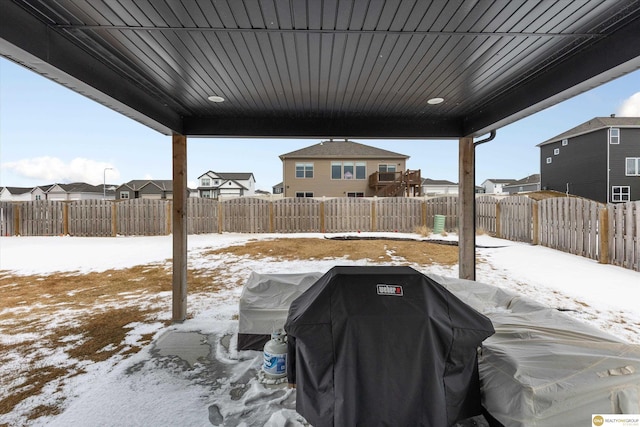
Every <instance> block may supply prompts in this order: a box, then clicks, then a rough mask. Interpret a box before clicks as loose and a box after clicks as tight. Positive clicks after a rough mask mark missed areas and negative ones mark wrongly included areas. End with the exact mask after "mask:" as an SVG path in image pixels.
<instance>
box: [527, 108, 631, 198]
mask: <svg viewBox="0 0 640 427" xmlns="http://www.w3.org/2000/svg"><path fill="white" fill-rule="evenodd" d="M538 147H540V175H541V186H542V189H543V190H555V191H560V192H563V193H569V194H572V195H576V196H581V197H585V198H588V199H592V200H595V201H598V202H602V203H608V202H611V203H618V202H627V201H634V200H640V117H615V116H614V115H612V116H611V117H595V118H593V119H591V120H589V121H588V122H585V123H582V124H581V125H578V126H576V127H574V128H573V129H570V130H568V131H566V132H563V133H561V134H559V135H557V136H554V137H553V138H551V139H548V140H546V141H544V142H542V143H540V144H538Z"/></svg>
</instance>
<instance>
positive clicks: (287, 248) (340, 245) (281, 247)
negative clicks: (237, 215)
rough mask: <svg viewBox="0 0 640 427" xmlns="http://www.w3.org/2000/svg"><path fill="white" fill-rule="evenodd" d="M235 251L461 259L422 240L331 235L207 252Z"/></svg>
mask: <svg viewBox="0 0 640 427" xmlns="http://www.w3.org/2000/svg"><path fill="white" fill-rule="evenodd" d="M219 254H233V255H236V256H239V257H243V256H250V257H251V258H271V257H272V258H278V259H283V260H299V259H332V258H343V257H344V258H346V259H349V260H358V259H369V260H371V261H375V262H389V261H391V256H390V255H393V256H394V257H396V259H397V257H400V258H404V259H405V261H406V262H407V263H416V264H424V265H429V264H434V263H437V264H443V265H453V264H455V263H457V262H458V248H457V247H454V246H445V245H437V244H434V243H427V242H421V241H417V240H416V241H408V240H407V241H402V240H385V239H380V240H331V239H313V238H302V239H287V238H282V239H274V240H259V241H252V242H248V243H247V244H245V245H238V246H229V247H226V248H222V249H217V250H215V251H209V252H207V253H206V254H205V255H219Z"/></svg>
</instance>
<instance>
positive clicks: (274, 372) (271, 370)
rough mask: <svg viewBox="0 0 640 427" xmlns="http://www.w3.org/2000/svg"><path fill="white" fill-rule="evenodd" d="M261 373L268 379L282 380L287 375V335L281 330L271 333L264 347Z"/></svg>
mask: <svg viewBox="0 0 640 427" xmlns="http://www.w3.org/2000/svg"><path fill="white" fill-rule="evenodd" d="M263 355H264V362H263V363H262V371H263V372H264V373H265V375H266V376H267V377H268V378H283V377H285V376H286V375H287V335H286V334H285V332H284V331H282V330H277V331H274V332H272V333H271V339H270V340H269V341H267V343H266V344H265V345H264V352H263Z"/></svg>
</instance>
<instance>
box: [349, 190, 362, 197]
mask: <svg viewBox="0 0 640 427" xmlns="http://www.w3.org/2000/svg"><path fill="white" fill-rule="evenodd" d="M347 197H364V193H362V192H360V191H357V192H349V193H347Z"/></svg>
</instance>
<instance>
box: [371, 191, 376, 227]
mask: <svg viewBox="0 0 640 427" xmlns="http://www.w3.org/2000/svg"><path fill="white" fill-rule="evenodd" d="M376 202H377V199H375V200H372V201H371V231H376V227H377V222H376Z"/></svg>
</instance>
